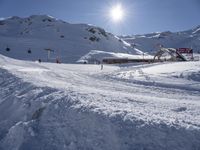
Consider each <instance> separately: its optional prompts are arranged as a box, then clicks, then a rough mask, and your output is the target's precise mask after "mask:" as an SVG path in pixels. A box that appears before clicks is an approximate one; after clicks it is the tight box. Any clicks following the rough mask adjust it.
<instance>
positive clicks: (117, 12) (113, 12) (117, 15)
mask: <svg viewBox="0 0 200 150" xmlns="http://www.w3.org/2000/svg"><path fill="white" fill-rule="evenodd" d="M110 17H111V19H112V20H113V21H114V22H120V21H122V19H123V17H124V10H123V8H122V6H121V4H117V5H116V6H114V7H112V8H111V9H110Z"/></svg>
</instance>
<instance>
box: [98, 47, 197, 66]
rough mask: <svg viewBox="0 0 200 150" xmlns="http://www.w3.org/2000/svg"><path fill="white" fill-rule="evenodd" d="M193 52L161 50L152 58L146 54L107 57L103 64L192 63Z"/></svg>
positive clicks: (171, 49)
mask: <svg viewBox="0 0 200 150" xmlns="http://www.w3.org/2000/svg"><path fill="white" fill-rule="evenodd" d="M192 60H194V57H193V50H192V49H191V48H177V49H175V48H164V47H162V48H160V49H159V50H158V51H157V52H156V54H155V55H154V56H152V57H145V56H144V54H143V56H141V57H138V58H116V57H106V58H103V60H102V62H103V63H105V64H119V63H137V62H146V63H154V62H163V61H192Z"/></svg>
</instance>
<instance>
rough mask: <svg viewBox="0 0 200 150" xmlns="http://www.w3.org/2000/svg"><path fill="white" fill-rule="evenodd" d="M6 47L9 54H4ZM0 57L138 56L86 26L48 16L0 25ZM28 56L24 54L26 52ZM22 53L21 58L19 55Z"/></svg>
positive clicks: (125, 45) (64, 59) (66, 59)
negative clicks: (94, 53) (95, 53)
mask: <svg viewBox="0 0 200 150" xmlns="http://www.w3.org/2000/svg"><path fill="white" fill-rule="evenodd" d="M7 47H9V49H10V51H9V52H8V51H6V49H7ZM0 49H1V51H0V53H1V54H4V55H6V56H9V57H14V58H17V59H25V60H37V59H39V58H40V59H42V60H43V61H47V51H44V49H52V50H53V51H52V52H51V56H50V57H51V58H48V60H49V61H50V59H52V61H55V59H56V58H57V57H59V58H60V59H62V62H70V63H72V62H76V61H77V60H79V59H80V58H81V57H82V56H84V55H86V54H88V53H89V52H90V51H91V50H99V51H106V52H116V53H118V52H120V53H129V54H139V52H140V51H139V52H138V51H135V49H133V48H132V46H131V45H130V44H128V43H127V42H125V41H123V40H122V39H120V38H118V37H116V36H114V35H113V34H111V33H108V32H106V31H105V30H104V29H102V28H99V27H96V26H92V25H88V24H70V23H66V22H65V21H62V20H58V19H56V18H53V17H51V16H48V15H32V16H30V17H27V18H20V17H17V16H14V17H10V18H7V19H4V20H2V21H0ZM29 49H31V53H28V54H27V51H29V52H30V50H29ZM20 53H21V54H20Z"/></svg>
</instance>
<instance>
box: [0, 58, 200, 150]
mask: <svg viewBox="0 0 200 150" xmlns="http://www.w3.org/2000/svg"><path fill="white" fill-rule="evenodd" d="M0 97H1V98H0V114H1V115H0V149H3V150H14V149H15V150H26V149H31V150H33V149H34V150H35V149H45V150H51V149H52V150H55V149H56V150H57V149H58V150H68V149H69V150H76V149H85V150H86V149H94V150H110V149H113V150H130V149H131V150H140V149H141V150H144V149H146V150H162V149H170V150H198V149H200V142H199V141H200V99H199V98H200V62H199V61H196V62H177V63H162V64H161V63H157V64H139V65H134V64H129V65H127V66H125V65H123V66H114V65H104V66H103V70H101V66H100V65H87V64H85V65H84V64H52V63H38V62H30V61H20V60H15V59H11V58H8V57H5V56H2V55H0Z"/></svg>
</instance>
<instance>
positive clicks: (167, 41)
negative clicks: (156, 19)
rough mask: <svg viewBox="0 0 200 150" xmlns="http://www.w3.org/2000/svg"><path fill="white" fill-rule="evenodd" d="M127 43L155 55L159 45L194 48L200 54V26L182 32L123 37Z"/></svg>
mask: <svg viewBox="0 0 200 150" xmlns="http://www.w3.org/2000/svg"><path fill="white" fill-rule="evenodd" d="M121 38H122V39H123V40H125V41H126V42H128V43H130V44H132V45H133V46H135V47H136V48H139V49H141V50H143V51H145V52H150V53H153V52H155V51H156V50H157V49H158V45H163V46H164V47H171V48H182V47H186V48H193V50H194V52H200V26H197V27H196V28H194V29H191V30H187V31H181V32H174V33H173V32H170V31H166V32H157V33H150V34H145V35H135V36H122V37H121Z"/></svg>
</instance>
